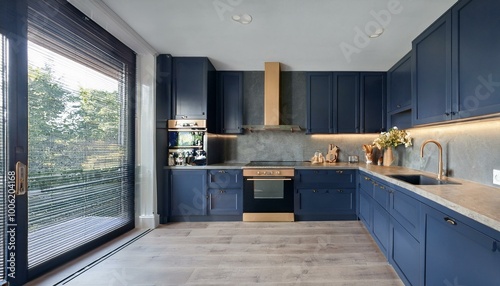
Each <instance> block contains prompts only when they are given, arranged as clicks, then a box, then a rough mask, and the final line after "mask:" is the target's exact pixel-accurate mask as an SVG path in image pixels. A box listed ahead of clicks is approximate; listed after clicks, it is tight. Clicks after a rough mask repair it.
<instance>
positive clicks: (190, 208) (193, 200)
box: [170, 170, 207, 217]
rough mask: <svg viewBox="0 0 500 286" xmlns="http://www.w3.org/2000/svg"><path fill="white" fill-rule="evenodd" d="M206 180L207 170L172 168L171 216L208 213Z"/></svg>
mask: <svg viewBox="0 0 500 286" xmlns="http://www.w3.org/2000/svg"><path fill="white" fill-rule="evenodd" d="M206 182H207V172H206V171H201V170H171V171H170V216H174V217H175V216H181V217H189V216H203V215H206V213H207V209H206V195H205V192H206V184H207V183H206Z"/></svg>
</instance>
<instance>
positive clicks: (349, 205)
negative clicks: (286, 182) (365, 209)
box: [294, 170, 356, 220]
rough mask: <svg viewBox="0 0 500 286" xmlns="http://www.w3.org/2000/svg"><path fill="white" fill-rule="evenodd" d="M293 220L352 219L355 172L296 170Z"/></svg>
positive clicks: (354, 204)
mask: <svg viewBox="0 0 500 286" xmlns="http://www.w3.org/2000/svg"><path fill="white" fill-rule="evenodd" d="M294 204H295V205H294V212H295V216H296V219H297V220H332V219H333V220H343V219H345V220H352V219H356V170H296V171H295V200H294Z"/></svg>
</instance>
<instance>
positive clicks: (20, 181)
mask: <svg viewBox="0 0 500 286" xmlns="http://www.w3.org/2000/svg"><path fill="white" fill-rule="evenodd" d="M27 189H28V167H27V166H26V165H25V164H23V163H21V162H17V163H16V196H22V195H24V194H26V190H27Z"/></svg>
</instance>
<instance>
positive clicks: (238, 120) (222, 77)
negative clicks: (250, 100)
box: [218, 72, 243, 134]
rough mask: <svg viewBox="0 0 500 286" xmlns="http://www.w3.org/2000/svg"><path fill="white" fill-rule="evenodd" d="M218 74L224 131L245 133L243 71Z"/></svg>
mask: <svg viewBox="0 0 500 286" xmlns="http://www.w3.org/2000/svg"><path fill="white" fill-rule="evenodd" d="M218 76H219V80H218V84H219V86H218V90H219V98H220V102H219V104H220V105H221V106H220V107H221V108H222V112H220V113H221V114H220V116H222V118H221V119H220V121H221V122H220V124H222V126H221V129H222V133H224V134H241V133H243V128H242V124H243V73H242V72H220V73H219V74H218Z"/></svg>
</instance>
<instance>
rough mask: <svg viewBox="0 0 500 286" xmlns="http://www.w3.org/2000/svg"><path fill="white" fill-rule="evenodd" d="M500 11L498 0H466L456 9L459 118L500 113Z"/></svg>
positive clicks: (455, 65) (454, 40) (456, 71)
mask: <svg viewBox="0 0 500 286" xmlns="http://www.w3.org/2000/svg"><path fill="white" fill-rule="evenodd" d="M499 11H500V1H498V0H481V1H462V2H461V3H460V4H459V5H457V6H456V7H454V9H453V24H454V30H453V37H452V39H453V58H454V61H453V64H454V66H453V71H454V74H453V80H454V82H456V83H457V84H456V85H454V88H455V87H458V90H456V91H454V95H456V96H458V101H457V102H456V103H455V105H454V110H458V116H456V118H464V117H470V116H477V115H485V114H491V113H497V112H500V70H499V68H498V67H499V66H500V53H499V52H498V51H500V37H498V27H500V17H499V16H498V12H499ZM493 35H496V36H493Z"/></svg>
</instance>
